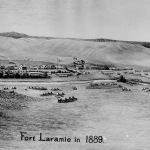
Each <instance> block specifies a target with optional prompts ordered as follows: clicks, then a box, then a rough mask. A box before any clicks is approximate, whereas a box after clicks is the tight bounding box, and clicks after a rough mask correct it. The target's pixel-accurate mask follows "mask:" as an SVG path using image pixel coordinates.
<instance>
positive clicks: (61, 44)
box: [0, 36, 150, 67]
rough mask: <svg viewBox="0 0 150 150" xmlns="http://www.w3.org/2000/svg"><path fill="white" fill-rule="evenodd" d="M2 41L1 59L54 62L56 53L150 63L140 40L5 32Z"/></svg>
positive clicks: (93, 60) (103, 61) (96, 60)
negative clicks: (18, 35)
mask: <svg viewBox="0 0 150 150" xmlns="http://www.w3.org/2000/svg"><path fill="white" fill-rule="evenodd" d="M0 43H1V44H0V59H1V60H2V59H8V58H10V59H11V60H33V61H47V62H52V61H55V60H56V58H57V57H77V58H79V59H84V60H86V61H87V62H89V63H97V64H110V65H111V64H113V65H114V64H115V65H116V64H118V65H126V66H134V65H137V66H147V67H149V66H150V49H149V48H146V47H144V46H143V45H141V44H138V43H137V44H136V43H133V44H131V43H128V42H121V41H105V42H95V41H87V40H77V39H58V38H57V39H38V38H17V39H16V38H10V37H2V36H0Z"/></svg>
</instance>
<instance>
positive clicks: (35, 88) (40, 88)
mask: <svg viewBox="0 0 150 150" xmlns="http://www.w3.org/2000/svg"><path fill="white" fill-rule="evenodd" d="M28 88H29V89H33V90H47V88H45V87H39V86H29V87H28Z"/></svg>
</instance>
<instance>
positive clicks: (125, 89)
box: [122, 87, 131, 91]
mask: <svg viewBox="0 0 150 150" xmlns="http://www.w3.org/2000/svg"><path fill="white" fill-rule="evenodd" d="M122 91H131V89H128V88H126V87H122Z"/></svg>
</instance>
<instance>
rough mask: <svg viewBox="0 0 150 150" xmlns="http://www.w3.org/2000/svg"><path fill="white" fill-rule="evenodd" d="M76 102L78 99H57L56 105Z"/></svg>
mask: <svg viewBox="0 0 150 150" xmlns="http://www.w3.org/2000/svg"><path fill="white" fill-rule="evenodd" d="M76 100H78V98H76V97H74V96H72V97H69V98H65V99H62V98H61V99H58V103H68V102H74V101H76Z"/></svg>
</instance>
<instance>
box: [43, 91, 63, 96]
mask: <svg viewBox="0 0 150 150" xmlns="http://www.w3.org/2000/svg"><path fill="white" fill-rule="evenodd" d="M52 95H55V96H60V97H63V96H64V95H65V93H63V92H62V93H53V92H45V93H43V94H41V96H52Z"/></svg>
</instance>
